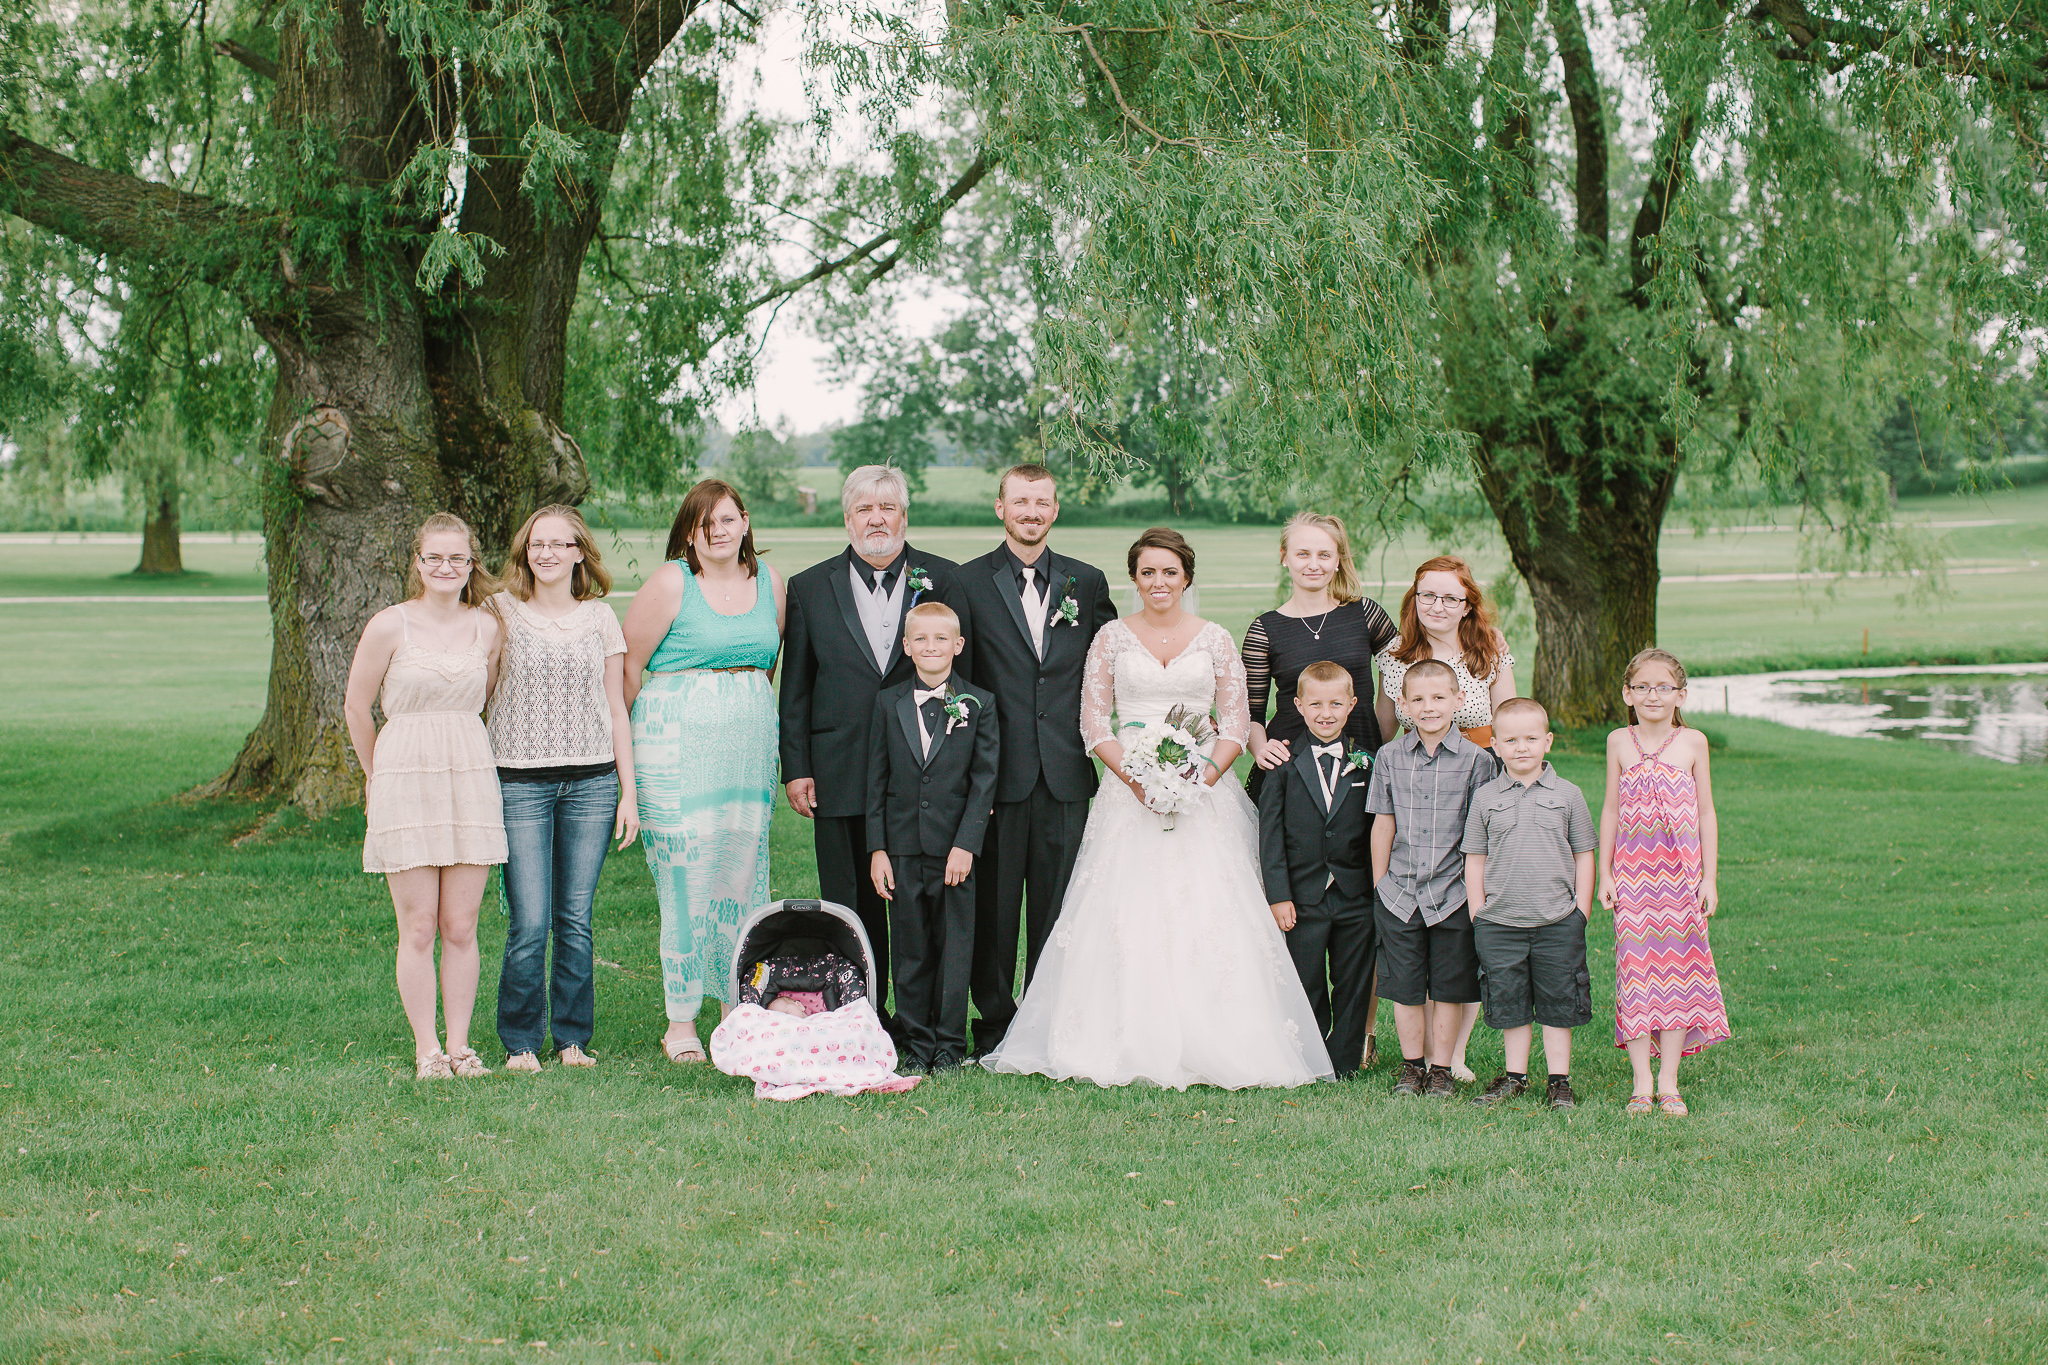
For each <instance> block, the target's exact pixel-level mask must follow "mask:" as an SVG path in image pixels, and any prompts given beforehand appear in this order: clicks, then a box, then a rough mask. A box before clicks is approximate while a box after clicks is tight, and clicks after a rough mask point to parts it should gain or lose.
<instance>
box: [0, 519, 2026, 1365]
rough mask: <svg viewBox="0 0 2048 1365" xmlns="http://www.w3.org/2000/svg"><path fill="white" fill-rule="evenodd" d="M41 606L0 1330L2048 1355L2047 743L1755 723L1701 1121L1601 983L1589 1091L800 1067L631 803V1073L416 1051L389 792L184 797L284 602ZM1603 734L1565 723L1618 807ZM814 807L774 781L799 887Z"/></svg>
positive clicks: (617, 968)
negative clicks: (673, 914)
mask: <svg viewBox="0 0 2048 1365" xmlns="http://www.w3.org/2000/svg"><path fill="white" fill-rule="evenodd" d="M1076 539H1079V537H1076ZM1247 545H1249V542H1247ZM222 548H223V549H227V548H232V547H222ZM786 548H788V549H790V550H794V549H796V548H798V547H797V546H796V545H794V544H792V545H790V546H788V547H786ZM816 548H817V547H809V546H806V547H804V551H805V553H809V552H811V550H813V549H816ZM1075 548H1076V549H1079V548H1080V547H1079V546H1076V547H1075ZM241 549H242V551H243V552H246V549H247V547H241ZM15 553H17V547H15V546H9V547H7V550H6V554H7V555H9V556H12V555H14V554H15ZM1205 553H1209V552H1208V551H1205ZM1214 553H1215V559H1216V560H1218V561H1221V560H1224V559H1226V557H1227V554H1228V553H1229V552H1228V551H1224V550H1218V551H1216V552H1214ZM1240 553H1241V560H1240V562H1239V563H1238V564H1237V565H1236V566H1234V567H1233V568H1231V569H1230V572H1235V573H1241V574H1243V575H1244V578H1243V579H1242V580H1241V581H1250V579H1251V577H1252V575H1253V574H1254V573H1255V572H1256V571H1257V568H1256V566H1257V562H1258V559H1259V558H1260V556H1258V555H1254V554H1253V553H1251V552H1250V550H1249V548H1247V549H1246V550H1244V551H1242V552H1240ZM790 557H791V559H792V560H793V561H795V560H800V559H801V558H802V556H801V555H797V554H792V555H791V556H790ZM1209 562H1210V561H1209V560H1207V559H1205V561H1204V563H1205V565H1206V564H1208V563H1209ZM1226 581H1227V580H1226ZM1219 614H1220V613H1219ZM0 622H4V623H5V625H6V628H7V630H8V632H9V644H10V648H9V649H8V650H6V651H5V652H4V653H0V748H4V752H5V753H6V755H7V757H8V759H9V761H8V762H7V763H6V764H5V765H4V769H0V770H4V773H5V776H4V777H0V913H4V915H5V918H6V923H7V924H8V926H9V930H10V933H9V936H8V942H7V944H6V947H5V950H4V952H0V998H4V999H5V1000H6V1002H7V1008H6V1010H5V1012H4V1014H0V1285H4V1286H5V1289H6V1295H5V1307H4V1309H0V1359H7V1360H38V1361H40V1360H48V1361H87V1360H89V1361H107V1360H113V1359H115V1358H135V1357H141V1356H145V1355H146V1356H152V1357H156V1358H178V1359H193V1360H217V1361H256V1360H287V1359H290V1360H317V1361H335V1362H340V1361H344V1360H346V1361H349V1362H370V1361H383V1360H387V1359H389V1360H396V1361H405V1360H424V1359H428V1358H434V1359H441V1358H446V1359H450V1360H505V1361H509V1360H523V1361H532V1360H544V1359H569V1360H599V1361H614V1360H615V1361H639V1360H664V1361H704V1360H719V1361H725V1360H731V1361H745V1362H754V1361H760V1360H773V1361H801V1362H837V1361H850V1360H863V1361H891V1360H912V1359H915V1360H937V1359H941V1358H949V1357H950V1358H957V1359H965V1360H993V1361H1002V1360H1075V1361H1096V1360H1109V1361H1126V1360H1127V1361H1201V1362H1207V1361H1218V1360H1224V1361H1240V1360H1241V1361H1254V1360H1256V1361H1267V1360H1304V1361H1312V1360H1319V1359H1326V1358H1329V1359H1339V1360H1372V1361H1383V1360H1384V1361H1418V1362H1420V1361H1432V1362H1468V1361H1474V1360H1479V1359H1484V1360H1486V1361H1516V1360H1551V1361H1564V1360H1570V1361H1578V1360H1595V1361H1645V1360H1654V1361H1656V1362H1659V1363H1660V1365H1677V1362H1702V1363H1704V1362H1726V1361H1863V1360H1913V1361H1929V1362H1934V1361H2029V1360H2037V1359H2040V1358H2042V1356H2043V1355H2044V1354H2048V1318H2044V1309H2048V1303H2044V1298H2048V1294H2044V1288H2048V1254H2044V1253H2048V1242H2044V1233H2043V1222H2044V1220H2048V1123H2044V1119H2048V1073H2044V1070H2043V1061H2042V1058H2041V1057H2040V1056H2039V1050H2038V1047H2037V1046H2036V1044H2035V1041H2034V1034H2035V1033H2036V1032H2037V1031H2038V1023H2039V1021H2040V1020H2041V1019H2042V1018H2043V1017H2044V1009H2048V984H2044V973H2043V971H2042V963H2043V961H2044V957H2048V928H2044V926H2043V917H2042V910H2043V907H2044V903H2048V895H2044V892H2048V875H2044V873H2043V871H2042V865H2041V851H2042V843H2041V812H2042V810H2043V809H2044V808H2048V807H2044V800H2048V770H2043V769H2040V768H2017V767H2005V766H2000V765H1997V764H1993V763H1990V762H1987V761H1982V760H1975V759H1970V758H1965V757H1960V756H1956V755H1950V754H1944V753H1938V752H1932V751H1928V750H1925V749H1923V748H1922V747H1919V746H1913V745H1905V744H1885V743H1877V742H1871V741H1855V740H1840V739H1831V738H1827V737H1823V736H1816V735H1809V734H1803V733H1800V732H1796V731H1791V730H1786V729H1781V728H1778V727H1775V726H1771V725H1768V724H1764V723H1761V722H1744V721H1740V720H1720V719H1716V720H1713V721H1711V722H1710V725H1711V732H1712V733H1713V734H1714V735H1715V736H1717V737H1718V739H1719V740H1720V741H1721V742H1722V747H1721V748H1720V749H1719V751H1718V753H1717V757H1716V775H1717V779H1718V780H1717V784H1716V785H1717V788H1718V790H1719V793H1720V808H1721V817H1722V828H1723V840H1724V847H1725V850H1726V852H1725V855H1724V859H1725V860H1724V867H1723V875H1722V889H1723V895H1724V900H1725V909H1724V911H1723V913H1722V915H1721V916H1720V917H1719V919H1718V920H1717V922H1716V926H1715V927H1716V933H1715V944H1716V947H1717V950H1718V953H1719V960H1720V969H1721V975H1722V981H1723V983H1724V987H1725V989H1726V992H1727V996H1728V1000H1729V1004H1730V1011H1731V1015H1732V1018H1733V1023H1734V1029H1735V1037H1734V1038H1733V1039H1732V1040H1731V1041H1729V1042H1728V1043H1725V1044H1723V1045H1722V1046H1720V1047H1717V1048H1714V1049H1712V1050H1710V1051H1709V1052H1707V1053H1706V1054H1704V1055H1703V1056H1701V1057H1699V1058H1697V1059H1695V1060H1694V1061H1693V1062H1691V1063H1689V1064H1688V1066H1687V1068H1686V1070H1685V1073H1684V1076H1685V1087H1686V1090H1687V1093H1688V1098H1689V1100H1690V1102H1691V1104H1692V1106H1693V1116H1692V1117H1691V1118H1690V1119H1689V1120H1687V1121H1683V1122H1679V1121H1674V1120H1666V1119H1663V1118H1661V1117H1657V1118H1651V1119H1638V1120H1629V1119H1626V1118H1624V1117H1623V1116H1622V1115H1621V1114H1620V1113H1619V1112H1618V1108H1619V1105H1620V1103H1621V1101H1622V1099H1623V1098H1624V1097H1625V1096H1626V1094H1627V1091H1628V1068H1627V1065H1626V1062H1625V1061H1624V1059H1623V1058H1622V1057H1621V1055H1620V1054H1619V1053H1618V1052H1616V1051H1615V1050H1613V1049H1612V1048H1611V1047H1610V1046H1608V1044H1609V1041H1610V1037H1611V1034H1610V1029H1609V1027H1608V1026H1607V1025H1606V1024H1605V1023H1604V1021H1603V1022H1596V1023H1595V1024H1594V1025H1592V1026H1590V1027H1588V1028H1586V1029H1583V1030H1581V1031H1580V1034H1579V1054H1580V1055H1579V1061H1578V1065H1577V1066H1576V1067H1575V1070H1574V1076H1575V1080H1576V1083H1577V1084H1578V1086H1579V1089H1580V1093H1581V1095H1582V1097H1583V1099H1584V1101H1585V1103H1584V1105H1583V1107H1582V1108H1581V1109H1580V1110H1579V1111H1578V1112H1577V1113H1576V1114H1575V1115H1572V1116H1570V1117H1568V1118H1561V1117H1558V1116H1555V1115H1552V1114H1550V1113H1548V1112H1546V1111H1543V1110H1541V1109H1539V1108H1538V1107H1536V1106H1535V1105H1534V1104H1533V1103H1529V1102H1523V1103H1519V1104H1517V1105H1515V1106H1513V1107H1511V1108H1510V1109H1508V1110H1507V1111H1506V1112H1504V1113H1498V1114H1484V1113H1480V1112H1478V1111H1476V1110H1473V1109H1471V1108H1469V1107H1467V1106H1464V1105H1455V1106H1452V1107H1449V1108H1445V1107H1429V1106H1426V1105H1423V1104H1421V1103H1419V1102H1418V1103H1410V1104H1406V1105H1402V1104H1396V1103H1394V1102H1393V1101H1391V1100H1390V1099H1389V1098H1388V1097H1387V1094H1386V1086H1387V1084H1388V1081H1389V1073H1388V1070H1387V1068H1386V1067H1384V1066H1382V1067H1381V1068H1380V1069H1378V1070H1377V1071H1376V1072H1374V1073H1371V1074H1370V1075H1368V1076H1367V1077H1366V1078H1365V1079H1363V1080H1361V1081H1358V1082H1355V1083H1349V1084H1345V1085H1341V1086H1338V1085H1326V1086H1319V1087H1315V1088H1312V1089H1309V1090H1306V1091H1299V1092H1292V1093H1251V1094H1225V1093H1220V1092H1215V1091H1194V1092H1190V1093H1187V1094H1175V1093H1170V1092H1160V1091H1144V1090H1126V1091H1116V1092H1102V1091H1098V1090H1095V1089H1094V1088H1092V1087H1088V1086H1075V1085H1055V1084H1051V1083H1047V1082H1043V1081H1038V1080H1032V1079H1025V1078H1017V1077H994V1076H987V1075H982V1074H979V1073H976V1074H971V1075H959V1076H954V1077H948V1078H945V1079H942V1080H941V1081H939V1082H937V1083H934V1084H931V1085H928V1086H924V1087H920V1088H919V1090H917V1091H916V1092H914V1093H912V1094H910V1095H906V1096H901V1097H887V1098H884V1097H870V1098H864V1099H859V1100H855V1101H850V1102H849V1101H840V1100H829V1099H812V1100H807V1101H803V1102H800V1103H797V1104H789V1105H778V1104H772V1103H766V1102H763V1103H756V1102H755V1101H754V1100H753V1099H752V1098H751V1094H750V1088H749V1087H748V1086H747V1085H745V1084H743V1083H741V1082H738V1081H733V1080H730V1079H728V1078H726V1077H723V1076H720V1075H717V1074H716V1073H713V1072H710V1071H708V1070H706V1069H703V1068H697V1069H691V1070H680V1069H677V1068H674V1067H671V1066H669V1065H668V1064H667V1063H666V1062H665V1061H663V1060H662V1059H661V1057H660V1054H659V1052H658V1051H657V1049H656V1039H657V1037H658V1036H659V1033H660V1030H661V1027H662V1019H661V999H660V986H659V981H658V978H657V970H656V966H655V941H656V925H655V910H654V901H653V896H652V892H651V888H650V886H649V883H648V879H647V875H646V873H645V871H644V864H643V862H642V860H641V858H640V856H639V854H638V851H637V850H634V851H632V852H629V853H627V854H625V855H623V856H616V857H614V858H613V860H612V861H611V863H610V864H609V866H608V868H607V871H606V876H605V881H604V885H603V889H602V892H601V895H600V899H599V906H598V928H597V934H598V937H597V952H598V955H599V957H600V958H601V959H602V960H603V962H604V963H606V964H607V965H606V966H604V967H602V968H601V969H600V974H599V979H598V1032H597V1038H596V1042H595V1049H596V1050H597V1051H598V1052H599V1053H600V1055H601V1056H602V1058H603V1061H602V1064H601V1065H600V1066H599V1068H598V1069H597V1070H596V1071H595V1072H594V1073H589V1074H582V1075H576V1074H571V1073H569V1072H567V1071H564V1070H562V1069H560V1068H558V1067H550V1068H549V1069H548V1070H547V1071H546V1072H544V1073H543V1074H542V1075H540V1076H539V1077H537V1078H526V1077H514V1076H508V1075H504V1074H502V1073H500V1074H497V1075H494V1076H493V1077H491V1078H490V1079H488V1080H484V1081H478V1082H444V1083H440V1084H432V1085H419V1084H417V1083H415V1082H414V1081H413V1080H412V1079H411V1066H410V1047H409V1038H408V1036H407V1033H406V1030H405V1026H404V1021H403V1018H402V1016H401V1015H400V1013H399V1009H398V1004H397V1000H396V998H395V993H394V991H393V988H392V986H391V953H392V946H393V930H392V919H391V911H390V906H389V901H388V898H387V896H386V894H385V892H384V889H383V886H382V883H381V880H379V879H374V878H370V877H365V876H364V875H363V874H362V873H361V872H360V871H358V870H357V869H359V868H360V866H361V862H360V842H359V841H360V838H361V817H360V815H359V814H351V815H348V816H344V817H340V818H336V819H334V820H331V821H327V822H324V823H321V824H317V825H312V826H307V825H294V824H289V823H288V824H286V826H285V827H284V830H283V833H282V834H281V835H280V836H279V837H275V838H272V839H270V840H268V841H265V842H251V843H246V844H243V845H241V846H239V847H237V846H235V844H234V840H235V839H236V837H237V836H239V835H241V834H243V833H244V832H246V831H248V830H250V829H252V828H253V827H254V826H255V825H256V824H257V823H258V821H259V819H260V818H261V816H262V815H263V813H264V808H263V807H262V806H260V805H258V804H256V803H250V802H219V803H210V804H183V803H180V802H178V801H175V800H173V799H172V798H173V797H174V796H175V795H176V793H178V792H180V791H182V790H184V789H186V788H188V787H190V786H191V785H192V784H193V783H194V782H196V781H198V780H200V779H202V778H204V777H206V776H208V775H210V774H211V773H213V772H217V771H218V770H219V769H220V768H221V767H223V766H224V765H225V764H226V762H227V761H228V758H229V757H230V755H231V754H232V752H233V748H234V745H235V744H236V743H237V742H238V740H239V737H240V735H241V734H242V732H243V731H244V730H245V729H246V728H247V726H248V725H249V724H250V722H251V721H252V720H253V718H254V716H255V714H256V707H257V706H258V705H259V704H260V702H261V699H262V692H263V676H264V659H263V653H264V630H263V621H262V613H261V609H260V608H256V609H253V610H252V609H249V608H244V607H240V606H235V605H232V604H221V605H217V606H212V605H187V604H162V605H151V604H133V605H130V604H97V605H94V606H92V607H90V608H86V607H76V608H73V607H57V606H51V607H30V608H12V607H9V608H0ZM1596 752H1597V747H1596V745H1595V744H1594V743H1593V741H1592V740H1590V739H1588V740H1585V741H1582V742H1581V743H1580V744H1579V745H1578V746H1577V747H1574V748H1573V749H1572V751H1570V752H1566V753H1562V754H1560V755H1559V765H1560V767H1561V768H1562V769H1563V771H1564V772H1565V774H1566V775H1567V776H1568V777H1570V778H1572V779H1573V780H1575V781H1577V782H1579V783H1581V784H1582V785H1584V786H1585V787H1587V789H1588V791H1589V794H1590V796H1591V797H1592V799H1593V800H1594V801H1595V802H1596V803H1597V801H1598V799H1599V783H1598V773H1597V765H1596V758H1595V757H1594V755H1595V753H1596ZM807 835H808V831H807V829H806V828H804V827H803V826H802V825H801V822H799V821H796V820H795V819H794V818H793V817H791V816H789V815H788V813H787V812H786V811H785V812H783V813H782V814H781V815H780V817H779V818H778V823H777V826H776V830H775V850H774V851H775V862H774V882H775V886H776V890H777V892H778V893H779V894H802V893H805V892H808V891H810V890H812V889H813V886H814V882H813V880H812V873H811V870H810V861H809V857H808V852H807ZM503 933H504V927H503V921H502V919H500V918H499V917H498V916H497V914H496V913H495V911H494V910H492V909H489V908H487V910H486V913H485V918H484V957H485V964H486V965H485V971H484V984H483V1000H484V1002H485V1005H484V1008H483V1010H481V1011H480V1025H481V1026H480V1027H479V1028H478V1030H477V1032H476V1038H477V1041H478V1042H479V1043H480V1044H481V1045H482V1047H483V1050H484V1052H485V1054H486V1057H487V1059H488V1060H490V1061H492V1062H493V1063H494V1064H495V1063H496V1062H497V1061H498V1060H499V1059H500V1057H501V1052H500V1050H499V1049H498V1048H497V1047H496V1045H495V1043H494V1042H493V1041H492V1040H491V1029H490V1017H491V1016H490V1013H489V1002H490V1001H491V999H492V998H493V994H494V982H495V978H496V961H497V957H498V954H499V953H500V951H501V950H502V944H503ZM1592 943H1593V945H1594V964H1593V967H1594V981H1595V999H1596V1004H1595V1010H1596V1019H1600V1018H1601V1017H1602V1016H1603V1015H1604V1014H1605V1012H1607V1011H1608V1010H1610V1009H1611V1002H1612V996H1611V976H1610V957H1611V948H1610V945H1611V934H1610V933H1609V931H1608V923H1607V920H1606V918H1605V917H1604V916H1597V917H1596V919H1595V923H1594V932H1593V936H1592ZM705 1023H706V1024H707V1025H708V1023H709V1019H708V1018H707V1020H706V1021H705ZM1382 1042H1383V1046H1388V1047H1389V1050H1392V1049H1391V1043H1392V1039H1391V1035H1390V1034H1389V1035H1388V1036H1385V1037H1383V1040H1382ZM1472 1060H1473V1064H1474V1066H1475V1068H1477V1069H1478V1070H1480V1071H1481V1072H1482V1074H1483V1075H1485V1074H1490V1069H1491V1068H1496V1067H1497V1066H1498V1065H1499V1044H1498V1038H1497V1035H1494V1034H1491V1033H1490V1032H1488V1031H1487V1030H1485V1029H1484V1028H1483V1027H1482V1028H1481V1029H1480V1030H1479V1032H1478V1033H1477V1034H1476V1035H1475V1040H1474V1047H1473V1058H1472ZM542 1342H545V1343H546V1345H545V1346H542V1345H540V1343H542Z"/></svg>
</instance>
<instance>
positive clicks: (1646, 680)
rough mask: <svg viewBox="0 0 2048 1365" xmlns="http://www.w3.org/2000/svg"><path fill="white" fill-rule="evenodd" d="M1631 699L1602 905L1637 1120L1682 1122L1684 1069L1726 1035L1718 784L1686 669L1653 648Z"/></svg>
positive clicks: (1615, 753)
mask: <svg viewBox="0 0 2048 1365" xmlns="http://www.w3.org/2000/svg"><path fill="white" fill-rule="evenodd" d="M1622 697H1623V699H1624V700H1625V701H1626V702H1627V703H1628V707H1629V718H1630V720H1631V721H1633V722H1634V723H1633V724H1631V725H1630V726H1629V727H1628V728H1627V729H1625V730H1616V731H1615V732H1614V733H1612V734H1610V735H1609V736H1608V737H1607V799H1606V801H1605V802H1604V803H1602V805H1601V809H1600V903H1601V904H1603V905H1605V906H1606V907H1607V908H1608V909H1609V910H1611V911H1613V912H1614V1043H1615V1046H1616V1047H1623V1048H1627V1049H1628V1059H1629V1062H1630V1064H1631V1065H1632V1066H1633V1067H1634V1068H1635V1089H1634V1093H1633V1094H1632V1095H1631V1096H1630V1098H1629V1102H1628V1112H1629V1113H1631V1114H1647V1113H1649V1112H1650V1110H1651V1109H1652V1108H1657V1109H1661V1110H1663V1111H1664V1112H1665V1113H1667V1114H1676V1115H1683V1114H1684V1113H1685V1112H1686V1110H1685V1101H1684V1100H1683V1099H1681V1098H1680V1097H1679V1094H1678V1059H1679V1058H1680V1057H1690V1056H1691V1055H1692V1054H1693V1053H1695V1052H1698V1051H1699V1050H1700V1049H1701V1048H1704V1047H1711V1046H1712V1045H1713V1044H1715V1043H1718V1042H1720V1041H1721V1040H1722V1039H1723V1038H1726V1037H1727V1036H1728V1011H1727V1008H1726V1007H1725V1006H1724V1005H1723V1004H1722V1003H1721V980H1720V977H1718V976H1717V975H1716V974H1715V972H1714V951H1713V949H1712V948H1711V947H1710V946H1709V945H1708V943H1707V919H1708V917H1709V916H1711V915H1712V914H1713V913H1714V910H1715V908H1716V903H1717V902H1718V900H1719V893H1718V891H1717V890H1716V888H1715V885H1714V872H1715V866H1716V863H1717V861H1718V853H1719V828H1718V826H1717V823H1716V821H1715V818H1714V788H1713V781H1712V778H1711V777H1710V775H1709V773H1708V770H1707V741H1706V737H1705V736H1703V735H1702V734H1700V732H1699V731H1697V730H1688V729H1686V728H1685V722H1684V720H1683V718H1682V717H1681V716H1680V714H1679V708H1680V707H1681V706H1683V705H1684V703H1685V667H1684V665H1682V664H1680V663H1679V662H1678V660H1677V659H1676V658H1675V657H1674V656H1672V655H1670V654H1668V653H1666V652H1665V651H1663V650H1661V649H1646V650H1643V651H1642V652H1641V653H1640V654H1637V655H1636V656H1635V658H1633V659H1631V660H1629V664H1628V669H1627V671H1626V672H1624V673H1623V674H1622ZM1652 1057H1655V1058H1657V1060H1658V1066H1657V1075H1656V1082H1655V1089H1654V1090H1653V1089H1652V1086H1651V1076H1650V1059H1651V1058H1652Z"/></svg>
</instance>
